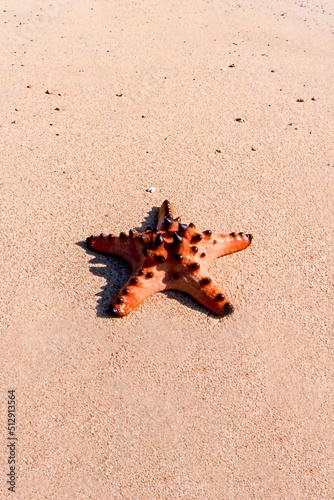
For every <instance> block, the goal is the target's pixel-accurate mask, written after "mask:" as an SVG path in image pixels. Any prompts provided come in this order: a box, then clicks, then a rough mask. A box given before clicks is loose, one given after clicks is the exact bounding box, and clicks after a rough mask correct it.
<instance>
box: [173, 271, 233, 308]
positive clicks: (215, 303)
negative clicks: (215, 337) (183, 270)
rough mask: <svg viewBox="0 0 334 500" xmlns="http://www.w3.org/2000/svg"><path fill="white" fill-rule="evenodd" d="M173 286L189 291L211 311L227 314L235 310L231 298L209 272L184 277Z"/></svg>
mask: <svg viewBox="0 0 334 500" xmlns="http://www.w3.org/2000/svg"><path fill="white" fill-rule="evenodd" d="M173 288H176V289H177V290H181V291H183V292H186V293H188V294H189V295H191V296H192V297H193V298H194V299H196V300H197V301H198V302H200V303H201V304H203V305H204V306H205V307H207V308H208V309H210V311H212V312H214V313H215V314H218V315H220V316H227V315H228V314H231V313H232V312H233V311H234V308H233V306H232V304H231V303H230V301H229V299H228V298H227V297H225V295H224V294H223V293H222V291H221V288H220V287H219V285H218V284H217V283H216V282H215V281H214V280H213V279H212V278H210V277H209V276H208V275H207V274H206V275H204V274H202V273H201V274H199V273H198V274H194V275H193V276H189V275H186V276H184V277H182V278H181V279H180V280H179V281H178V282H177V283H175V284H174V286H173Z"/></svg>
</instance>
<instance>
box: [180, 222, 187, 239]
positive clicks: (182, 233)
mask: <svg viewBox="0 0 334 500" xmlns="http://www.w3.org/2000/svg"><path fill="white" fill-rule="evenodd" d="M187 229H188V226H187V224H181V222H179V233H180V234H181V235H182V236H184V235H185V234H186V231H187Z"/></svg>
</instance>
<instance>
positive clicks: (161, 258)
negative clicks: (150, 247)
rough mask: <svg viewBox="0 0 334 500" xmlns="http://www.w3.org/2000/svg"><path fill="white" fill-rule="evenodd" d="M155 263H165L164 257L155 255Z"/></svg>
mask: <svg viewBox="0 0 334 500" xmlns="http://www.w3.org/2000/svg"><path fill="white" fill-rule="evenodd" d="M156 259H157V262H159V263H162V262H165V260H166V259H165V257H164V256H163V255H157V256H156Z"/></svg>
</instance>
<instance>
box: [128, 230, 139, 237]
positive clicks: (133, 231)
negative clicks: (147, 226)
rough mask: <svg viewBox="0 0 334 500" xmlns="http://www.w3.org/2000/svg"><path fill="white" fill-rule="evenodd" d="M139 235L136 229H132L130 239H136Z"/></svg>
mask: <svg viewBox="0 0 334 500" xmlns="http://www.w3.org/2000/svg"><path fill="white" fill-rule="evenodd" d="M136 234H137V231H136V230H135V229H130V231H129V236H130V238H134V236H135V235H136Z"/></svg>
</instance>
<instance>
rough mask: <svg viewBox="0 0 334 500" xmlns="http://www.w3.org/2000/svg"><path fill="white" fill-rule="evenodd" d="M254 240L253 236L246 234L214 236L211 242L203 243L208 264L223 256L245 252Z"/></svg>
mask: <svg viewBox="0 0 334 500" xmlns="http://www.w3.org/2000/svg"><path fill="white" fill-rule="evenodd" d="M252 239H253V236H252V235H251V234H244V233H230V234H216V235H213V236H212V238H210V240H209V241H206V242H203V246H204V248H205V252H206V256H207V258H206V260H207V263H210V262H212V261H213V260H214V259H217V258H218V257H222V256H223V255H228V254H230V253H234V252H239V251H240V250H244V249H245V248H247V247H248V246H249V245H250V244H251V241H252Z"/></svg>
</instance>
